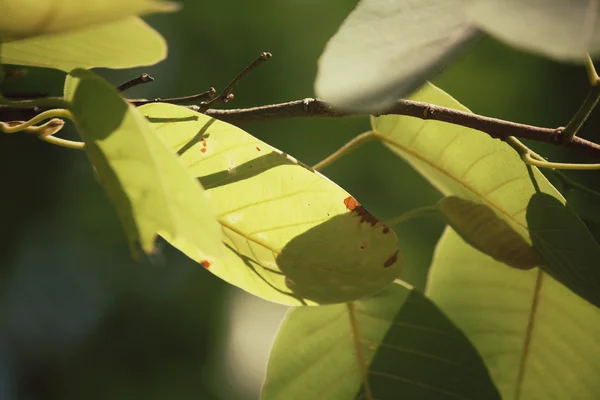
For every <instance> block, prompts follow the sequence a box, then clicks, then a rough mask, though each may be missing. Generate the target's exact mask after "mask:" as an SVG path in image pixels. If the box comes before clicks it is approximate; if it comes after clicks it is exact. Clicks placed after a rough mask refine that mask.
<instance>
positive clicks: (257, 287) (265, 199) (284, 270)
mask: <svg viewBox="0 0 600 400" xmlns="http://www.w3.org/2000/svg"><path fill="white" fill-rule="evenodd" d="M140 110H141V112H142V113H143V114H144V115H146V116H147V117H149V119H150V121H152V122H153V123H154V125H155V128H156V130H157V132H158V133H159V134H160V135H161V137H162V138H163V139H164V140H165V141H166V142H168V143H169V145H170V146H171V147H172V148H174V149H175V150H176V151H177V152H178V153H179V154H180V156H181V159H182V161H183V163H184V164H185V165H186V166H187V167H188V170H189V171H190V173H191V174H192V176H195V177H198V178H199V179H200V181H201V182H202V184H203V186H204V187H205V188H206V192H207V194H208V195H209V196H210V198H211V200H212V203H213V204H214V206H215V208H216V211H217V215H218V217H217V218H218V220H219V222H220V223H221V226H222V229H223V233H224V235H225V245H226V247H227V249H228V250H227V257H226V259H225V260H223V262H220V261H217V262H216V263H215V265H212V266H211V267H210V271H212V272H213V273H215V274H216V275H217V276H219V277H221V278H222V279H224V280H226V281H228V282H230V283H232V284H234V285H236V286H238V287H240V288H242V289H244V290H246V291H248V292H250V293H252V294H254V295H257V296H260V297H262V298H265V299H267V300H271V301H275V302H280V303H284V304H291V305H301V304H314V303H320V304H323V303H336V302H345V301H350V300H354V299H357V298H360V297H363V296H366V295H370V294H373V293H375V292H377V291H379V290H381V289H383V288H384V287H385V286H386V285H388V284H389V283H390V282H392V281H393V280H394V279H395V278H396V277H397V276H398V274H399V272H400V268H401V265H402V260H401V256H400V255H398V240H397V238H396V236H395V235H394V233H393V232H392V231H391V230H390V229H389V228H387V227H386V226H385V225H384V224H382V223H381V222H378V221H377V220H376V219H375V218H374V217H373V216H372V215H371V214H369V213H368V212H367V210H365V209H364V207H362V206H360V205H359V204H358V203H357V202H356V200H354V198H352V197H351V196H350V195H349V194H348V193H347V192H346V191H344V190H343V189H342V188H340V187H339V186H337V185H336V184H334V183H333V182H331V181H330V180H328V179H327V178H325V177H324V176H323V175H321V174H319V173H318V172H315V171H314V170H312V169H311V168H309V167H307V166H305V165H303V164H301V163H299V162H297V161H296V160H295V159H293V158H292V157H290V156H288V155H285V154H282V153H281V152H280V151H279V150H277V149H274V148H273V147H271V146H269V145H267V144H265V143H263V142H261V141H260V140H258V139H256V138H254V137H252V136H251V135H249V134H247V133H246V132H244V131H242V130H241V129H239V128H237V127H235V126H232V125H229V124H226V123H224V122H221V121H218V120H215V119H214V118H210V117H208V116H206V115H203V114H199V113H196V112H193V111H191V110H189V109H186V108H184V107H178V106H174V105H169V104H150V105H146V106H143V107H141V108H140Z"/></svg>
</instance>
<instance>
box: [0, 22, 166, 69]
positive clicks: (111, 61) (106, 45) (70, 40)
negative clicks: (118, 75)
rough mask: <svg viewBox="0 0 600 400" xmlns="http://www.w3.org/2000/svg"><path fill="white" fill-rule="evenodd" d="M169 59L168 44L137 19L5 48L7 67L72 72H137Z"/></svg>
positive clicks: (15, 42)
mask: <svg viewBox="0 0 600 400" xmlns="http://www.w3.org/2000/svg"><path fill="white" fill-rule="evenodd" d="M166 55H167V44H166V42H165V40H164V39H163V38H162V36H161V35H160V34H159V33H158V32H156V31H155V30H154V29H153V28H152V27H150V26H149V25H148V24H146V23H145V22H144V21H142V20H141V19H139V18H137V17H129V18H125V19H121V20H119V21H115V22H111V23H107V24H102V25H96V26H92V27H89V28H83V29H79V30H76V31H71V32H64V33H56V34H49V35H44V36H36V37H32V38H28V39H23V40H17V41H13V42H8V43H3V44H2V54H1V60H2V62H3V63H4V64H17V65H30V66H34V67H46V68H56V69H60V70H63V71H66V72H68V71H71V70H72V69H75V68H93V67H104V68H133V67H138V66H144V65H152V64H155V63H157V62H159V61H161V60H163V59H164V58H165V57H166Z"/></svg>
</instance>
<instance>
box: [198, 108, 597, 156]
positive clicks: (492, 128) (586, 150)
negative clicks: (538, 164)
mask: <svg viewBox="0 0 600 400" xmlns="http://www.w3.org/2000/svg"><path fill="white" fill-rule="evenodd" d="M190 108H192V109H195V110H198V109H199V108H198V107H197V106H190ZM204 113H205V114H206V115H210V116H212V117H215V118H217V119H220V120H222V121H225V122H228V123H231V124H234V125H242V124H247V123H251V122H260V121H271V120H275V119H287V118H297V117H338V118H339V117H348V116H352V115H356V114H351V113H345V112H341V111H337V110H335V109H334V108H333V107H332V106H331V105H329V104H328V103H326V102H325V101H323V100H319V99H311V98H308V99H303V100H296V101H290V102H287V103H281V104H273V105H267V106H260V107H252V108H243V109H230V110H207V111H205V112H204ZM389 114H395V115H406V116H410V117H415V118H420V119H424V120H427V119H428V120H434V121H442V122H447V123H450V124H454V125H460V126H465V127H468V128H472V129H476V130H478V131H481V132H484V133H487V134H488V135H490V136H491V137H493V138H497V139H504V138H506V137H508V136H515V137H518V138H522V139H529V140H534V141H536V142H543V143H549V144H553V145H556V146H562V147H566V148H568V149H571V150H574V151H578V152H580V153H583V154H587V155H589V156H593V157H596V158H600V145H599V144H597V143H594V142H590V141H589V140H585V139H582V138H580V137H575V138H573V141H571V142H568V141H567V140H564V137H563V136H562V130H563V128H562V127H560V128H541V127H537V126H532V125H525V124H518V123H516V122H510V121H504V120H501V119H496V118H490V117H484V116H482V115H477V114H472V113H469V112H464V111H459V110H454V109H451V108H446V107H440V106H436V105H433V104H428V103H421V102H418V101H412V100H400V101H398V102H397V103H396V105H395V106H394V107H392V108H391V109H389V110H388V111H386V112H383V113H381V114H380V115H389Z"/></svg>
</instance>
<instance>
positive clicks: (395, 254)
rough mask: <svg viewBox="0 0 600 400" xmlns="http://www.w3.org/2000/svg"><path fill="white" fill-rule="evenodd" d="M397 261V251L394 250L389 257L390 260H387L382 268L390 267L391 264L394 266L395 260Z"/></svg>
mask: <svg viewBox="0 0 600 400" xmlns="http://www.w3.org/2000/svg"><path fill="white" fill-rule="evenodd" d="M397 259H398V250H396V252H395V253H394V255H393V256H391V257H390V258H388V259H387V260H386V261H385V262H384V263H383V266H384V268H387V267H391V266H392V264H394V263H395V262H396V260H397Z"/></svg>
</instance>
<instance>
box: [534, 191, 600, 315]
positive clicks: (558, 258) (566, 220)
mask: <svg viewBox="0 0 600 400" xmlns="http://www.w3.org/2000/svg"><path fill="white" fill-rule="evenodd" d="M527 223H528V224H529V230H530V231H531V238H532V240H533V244H534V246H535V248H536V249H537V250H538V251H539V253H540V254H541V255H542V257H543V258H544V262H545V264H546V268H545V269H546V270H547V271H548V272H549V273H550V274H552V275H553V276H554V277H555V278H557V279H559V280H560V281H561V282H563V283H564V284H565V285H566V286H567V287H569V288H570V289H571V290H573V291H574V292H575V293H578V294H579V295H581V296H583V297H584V298H586V299H588V300H589V301H591V302H592V303H593V304H595V305H596V306H599V307H600V276H599V272H598V270H599V269H600V246H599V245H598V243H596V240H595V239H594V236H592V234H591V233H590V231H589V230H588V229H587V227H586V226H585V224H584V223H583V222H582V221H581V220H580V219H579V217H578V216H577V214H575V213H574V212H573V210H572V209H571V208H570V207H566V206H565V205H563V204H562V203H561V202H560V201H558V200H557V199H556V198H554V197H552V196H548V195H547V194H543V193H536V194H534V195H533V196H532V197H531V199H530V200H529V205H528V206H527ZM565 266H568V268H565ZM581 282H587V284H586V285H582V284H581ZM582 291H585V292H582Z"/></svg>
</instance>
